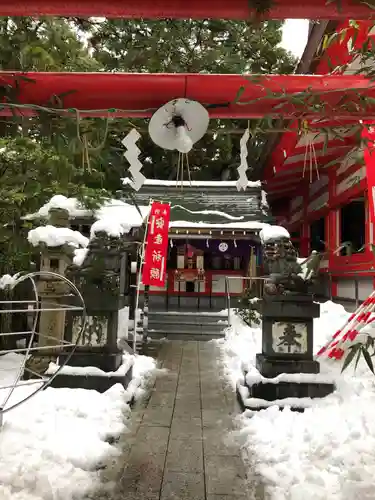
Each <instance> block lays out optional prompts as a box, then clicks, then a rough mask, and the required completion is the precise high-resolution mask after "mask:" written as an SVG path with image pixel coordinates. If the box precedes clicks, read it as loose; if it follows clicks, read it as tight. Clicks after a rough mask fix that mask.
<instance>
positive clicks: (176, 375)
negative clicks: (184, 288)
mask: <svg viewBox="0 0 375 500" xmlns="http://www.w3.org/2000/svg"><path fill="white" fill-rule="evenodd" d="M219 356H220V350H219V348H218V347H217V346H216V345H215V343H212V342H187V341H173V342H166V343H164V344H163V345H162V347H161V350H160V352H159V361H160V364H161V367H162V368H165V369H166V373H160V374H158V375H157V378H156V380H155V384H154V386H153V387H152V388H151V390H150V392H149V394H148V397H147V398H146V400H145V401H143V402H142V401H141V402H139V403H138V404H137V406H136V408H135V409H134V410H133V412H132V417H131V420H132V427H131V435H129V434H128V435H127V436H125V438H124V445H123V446H122V451H123V454H122V456H121V457H120V458H117V460H116V462H117V464H119V463H120V464H122V466H121V469H122V470H118V478H116V479H114V478H112V480H115V481H116V483H117V487H116V493H115V494H114V493H112V495H109V494H108V497H107V498H110V499H111V500H112V499H113V500H117V499H123V500H141V499H142V500H185V499H186V500H245V499H250V498H251V499H252V498H264V497H263V496H261V497H258V496H255V497H254V496H253V495H251V494H250V493H249V491H248V479H247V478H246V474H245V467H244V464H243V461H242V459H241V457H240V450H239V447H238V446H237V445H235V444H231V445H228V444H227V443H226V442H225V438H226V437H227V436H228V434H229V433H230V432H231V431H232V430H234V428H233V417H234V416H235V415H237V414H238V413H239V407H238V406H237V401H236V395H235V393H234V392H233V389H232V388H229V387H227V386H226V383H225V381H224V380H223V379H222V378H221V375H222V374H221V367H220V362H219V361H218V359H217V358H218V357H219ZM120 445H121V443H120Z"/></svg>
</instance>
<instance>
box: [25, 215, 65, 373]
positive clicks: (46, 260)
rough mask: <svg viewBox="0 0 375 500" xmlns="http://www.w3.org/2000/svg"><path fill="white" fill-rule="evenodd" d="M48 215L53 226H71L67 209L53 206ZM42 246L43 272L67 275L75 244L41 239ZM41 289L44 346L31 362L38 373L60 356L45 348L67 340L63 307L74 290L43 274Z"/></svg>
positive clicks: (42, 341) (41, 345)
mask: <svg viewBox="0 0 375 500" xmlns="http://www.w3.org/2000/svg"><path fill="white" fill-rule="evenodd" d="M48 216H49V217H48V223H49V225H51V226H54V227H68V226H69V213H68V211H66V210H63V209H55V208H54V209H50V210H49V213H48ZM38 249H39V252H40V271H47V272H54V273H57V274H60V275H64V274H65V272H66V269H67V268H68V266H69V265H70V264H71V262H72V258H73V249H72V247H71V246H69V245H67V244H64V245H61V246H49V245H47V244H46V243H45V242H40V243H39V244H38ZM37 291H38V295H39V299H40V308H41V313H40V319H39V327H38V331H39V335H38V347H42V348H43V349H41V350H40V351H39V352H38V353H35V354H33V355H32V356H31V357H30V359H29V360H28V361H27V367H28V368H29V369H30V370H32V371H34V372H36V373H43V372H44V371H45V370H46V369H47V368H48V364H49V362H50V361H55V360H56V358H57V355H58V354H57V353H54V354H51V352H48V350H46V349H45V348H46V347H48V346H50V347H51V351H53V350H54V349H53V348H56V346H57V347H59V346H61V344H62V342H63V340H64V333H65V321H66V311H65V310H64V307H62V306H64V305H66V304H67V303H68V301H69V296H70V293H71V290H70V288H69V286H68V285H67V284H66V283H65V282H63V281H62V280H59V279H58V278H54V277H52V276H47V275H43V274H42V275H41V276H40V278H39V281H38V283H37ZM25 376H27V377H28V376H29V375H28V374H26V375H25Z"/></svg>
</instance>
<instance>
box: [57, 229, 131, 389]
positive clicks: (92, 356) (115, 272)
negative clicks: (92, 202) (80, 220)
mask: <svg viewBox="0 0 375 500" xmlns="http://www.w3.org/2000/svg"><path fill="white" fill-rule="evenodd" d="M133 247H134V242H133V241H132V236H131V235H130V236H129V235H123V236H122V237H120V238H117V237H112V236H109V235H108V234H107V233H105V232H97V233H96V235H95V237H93V238H92V239H91V241H90V243H89V246H88V253H87V256H86V258H85V260H84V262H83V264H82V265H81V266H80V267H75V266H72V267H71V268H70V269H69V272H68V277H69V279H71V280H72V281H74V282H75V284H76V286H77V287H78V289H79V290H80V292H81V294H82V295H83V298H84V301H85V305H86V311H87V323H86V326H85V328H84V331H83V332H82V315H81V314H75V313H74V312H71V313H70V312H69V313H68V314H69V316H68V318H67V328H66V332H65V340H67V341H69V342H72V343H76V342H78V344H77V348H76V350H75V352H74V354H73V356H71V358H70V359H69V365H70V366H73V367H79V368H83V367H95V368H98V369H99V370H101V371H102V372H105V373H107V376H95V375H94V374H91V375H90V376H88V375H83V376H82V377H79V376H78V375H68V374H67V375H64V374H61V375H58V376H57V377H56V378H55V379H54V381H53V382H52V385H53V386H54V387H61V386H66V385H69V386H70V387H72V386H75V387H84V388H87V389H96V390H99V391H100V392H103V391H105V390H107V389H108V388H109V387H110V386H111V385H113V384H115V383H122V384H123V385H125V386H126V385H127V383H128V382H129V380H130V378H131V370H129V372H128V373H126V374H124V373H122V372H121V373H116V372H117V371H118V370H119V369H120V367H121V365H122V361H123V360H122V357H123V356H122V351H121V350H120V349H119V348H118V345H117V336H118V335H117V332H118V326H119V325H118V318H119V311H120V310H121V309H123V308H124V307H125V306H129V305H130V279H131V278H130V266H131V255H132V253H133V252H132V250H133ZM81 332H82V334H81V337H80V338H78V336H79V334H80V333H81ZM68 355H69V351H68V350H66V352H65V353H64V354H63V355H62V356H60V362H61V361H64V359H66V357H67V356H68ZM77 373H78V372H77ZM105 373H104V374H102V375H105Z"/></svg>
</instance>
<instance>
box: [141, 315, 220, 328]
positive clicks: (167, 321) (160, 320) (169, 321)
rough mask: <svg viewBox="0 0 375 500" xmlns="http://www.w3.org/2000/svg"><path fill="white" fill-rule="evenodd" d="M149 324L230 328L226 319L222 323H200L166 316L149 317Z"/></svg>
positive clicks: (190, 319)
mask: <svg viewBox="0 0 375 500" xmlns="http://www.w3.org/2000/svg"><path fill="white" fill-rule="evenodd" d="M148 323H149V324H151V323H153V324H155V325H181V324H184V325H192V326H194V325H195V326H197V325H198V326H199V325H205V326H213V327H215V328H225V327H226V326H228V321H227V320H226V319H222V320H220V321H208V320H207V321H198V320H195V319H194V318H187V319H185V318H179V317H177V316H176V317H175V318H171V317H170V316H166V317H163V316H158V317H155V316H149V317H148Z"/></svg>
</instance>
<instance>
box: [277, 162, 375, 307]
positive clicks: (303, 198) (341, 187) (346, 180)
mask: <svg viewBox="0 0 375 500" xmlns="http://www.w3.org/2000/svg"><path fill="white" fill-rule="evenodd" d="M358 208H360V210H362V212H361V213H363V217H362V216H361V217H359V216H357V215H356V212H355V210H354V209H358ZM342 219H345V220H342ZM345 222H347V223H348V224H349V225H351V228H352V229H353V225H356V226H357V227H356V228H355V231H356V232H357V233H359V232H360V226H363V228H362V230H363V234H362V235H361V236H360V239H362V238H363V244H361V245H359V244H358V245H354V248H353V250H352V255H348V254H347V251H346V250H345V249H342V250H341V251H338V250H337V249H338V247H340V245H341V244H342V243H343V242H344V241H345V240H346V241H348V240H349V238H350V235H349V236H348V230H347V229H346V227H344V224H345ZM282 223H283V225H285V227H287V229H288V230H289V232H290V233H291V235H292V237H293V240H294V242H295V243H296V244H297V245H298V246H299V250H300V255H301V256H302V257H304V256H307V255H309V254H310V252H311V251H312V250H314V249H315V250H318V251H323V252H324V253H325V256H324V258H323V260H322V262H321V273H322V274H323V276H324V275H325V276H326V277H327V280H326V285H325V290H324V291H325V293H326V294H327V296H329V295H330V290H329V289H331V293H332V296H333V297H339V298H350V299H353V298H355V297H356V294H357V293H358V298H359V299H360V300H364V299H365V298H366V297H368V295H369V294H370V293H371V292H372V291H373V290H374V288H375V272H374V267H375V256H374V254H373V252H372V250H371V244H373V243H374V228H373V224H372V223H371V222H370V220H369V207H368V198H367V182H366V167H365V166H364V165H358V164H353V163H350V162H347V163H346V164H345V163H343V164H341V165H338V166H336V167H334V166H333V167H329V170H328V173H327V174H325V175H322V174H321V175H320V178H319V179H317V178H316V175H315V180H314V181H313V182H312V183H311V184H310V183H309V181H308V180H306V182H304V183H301V187H300V189H299V191H298V193H297V194H296V197H294V198H293V199H292V201H291V202H290V205H289V212H288V215H287V216H286V217H285V218H283V221H282ZM314 227H315V232H314ZM316 227H318V228H320V231H321V233H324V243H322V244H321V246H320V247H319V244H318V247H317V246H316V245H317V243H316V238H315V239H314V238H313V236H314V235H315V236H316ZM313 233H314V234H313ZM343 233H345V234H343ZM314 241H315V243H314ZM359 246H360V247H364V248H358V247H359ZM355 281H357V286H356V283H355ZM356 287H357V291H356Z"/></svg>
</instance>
